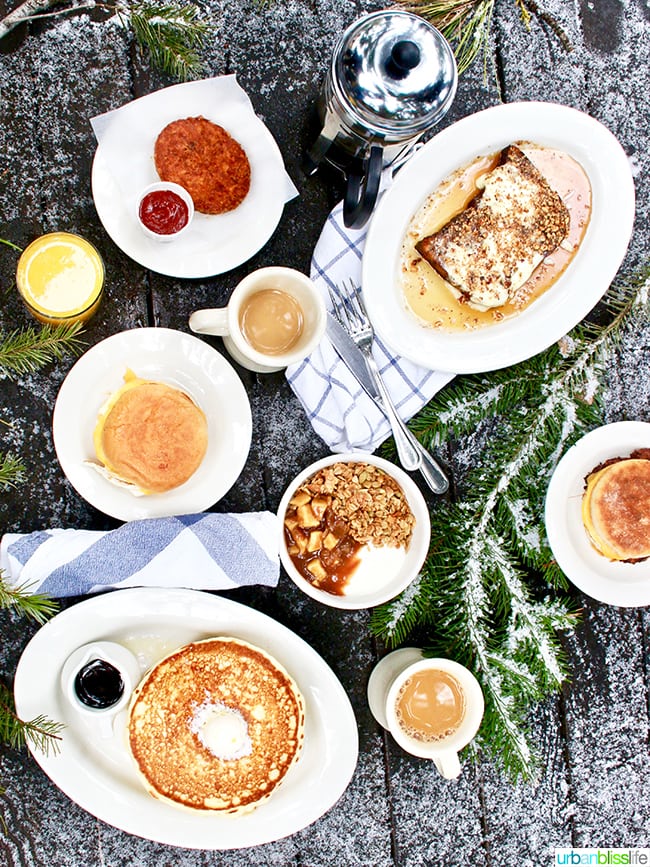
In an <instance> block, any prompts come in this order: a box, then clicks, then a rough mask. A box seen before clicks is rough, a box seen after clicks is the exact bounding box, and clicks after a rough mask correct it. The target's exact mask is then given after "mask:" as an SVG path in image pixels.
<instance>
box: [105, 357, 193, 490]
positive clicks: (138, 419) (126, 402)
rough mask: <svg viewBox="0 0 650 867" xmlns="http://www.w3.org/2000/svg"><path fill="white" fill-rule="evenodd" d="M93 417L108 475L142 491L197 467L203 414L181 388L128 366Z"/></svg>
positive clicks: (179, 479) (173, 484)
mask: <svg viewBox="0 0 650 867" xmlns="http://www.w3.org/2000/svg"><path fill="white" fill-rule="evenodd" d="M124 380H125V384H124V385H123V386H122V388H120V389H119V390H118V391H117V392H115V394H113V395H112V397H111V398H110V400H109V401H108V403H107V404H106V405H105V407H104V408H103V409H102V411H101V412H100V414H99V417H98V419H97V424H96V426H95V432H94V436H93V439H94V445H95V453H96V455H97V458H98V460H99V461H100V462H101V463H102V464H103V466H104V467H105V469H106V473H107V475H108V476H109V478H110V477H113V478H115V479H116V480H117V481H118V482H123V483H127V484H131V485H135V486H136V487H137V488H138V489H139V490H140V491H141V492H142V493H145V494H160V493H164V492H165V491H169V490H171V489H172V488H177V487H178V486H179V485H182V484H183V483H184V482H186V481H187V480H188V479H189V478H190V476H192V474H193V473H195V472H196V470H197V469H198V467H199V466H200V464H201V461H202V460H203V458H204V456H205V453H206V450H207V445H208V424H207V420H206V417H205V414H204V413H203V411H202V410H201V409H199V407H198V406H196V404H195V403H193V401H192V400H191V399H190V398H189V397H188V396H187V395H186V394H185V393H184V392H182V391H180V390H179V389H177V388H173V387H172V386H170V385H166V384H165V383H163V382H150V381H147V380H144V379H140V378H139V377H137V376H135V374H134V373H132V372H131V371H130V370H129V371H127V373H126V375H125V377H124Z"/></svg>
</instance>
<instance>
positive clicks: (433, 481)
mask: <svg viewBox="0 0 650 867" xmlns="http://www.w3.org/2000/svg"><path fill="white" fill-rule="evenodd" d="M325 330H326V333H327V336H328V337H329V339H330V341H331V343H332V346H333V347H334V349H335V350H336V351H337V353H338V355H339V356H340V358H341V360H342V361H343V363H344V364H345V365H346V366H347V367H348V369H349V370H350V371H351V372H352V374H353V375H354V377H355V379H356V380H357V382H358V383H359V385H360V386H361V387H362V388H363V390H364V391H365V392H366V394H367V395H368V396H369V397H371V398H372V399H373V400H374V401H375V403H376V404H377V406H379V408H380V409H382V406H381V402H380V401H379V392H378V391H377V388H376V387H375V383H374V382H373V380H372V377H371V376H370V373H369V371H368V368H367V366H366V359H365V358H364V357H363V354H362V352H361V350H360V349H359V347H358V346H357V345H356V343H355V342H354V340H352V338H351V337H350V335H349V334H348V332H347V331H346V330H345V328H344V327H343V326H342V325H341V323H340V322H339V321H338V319H336V317H335V316H333V315H332V314H331V313H330V312H329V310H328V311H327V325H326V328H325ZM406 432H407V436H408V438H409V440H410V441H411V444H412V445H413V447H414V448H416V449H417V450H418V452H419V454H420V455H421V457H422V461H421V463H420V466H419V467H418V469H419V471H420V472H421V473H422V476H423V477H424V480H425V481H426V483H427V485H428V486H429V487H430V488H431V490H432V491H433V492H434V493H435V494H444V493H445V491H446V490H447V489H448V488H449V480H448V479H447V476H446V475H445V474H444V473H443V471H442V470H441V468H440V466H439V465H438V463H437V462H436V461H435V459H434V458H433V457H432V456H431V455H430V454H429V452H428V451H427V450H426V449H425V448H424V446H423V445H422V443H421V442H420V441H419V439H418V438H417V437H416V436H415V434H413V433H412V431H410V430H409V429H408V428H407V429H406Z"/></svg>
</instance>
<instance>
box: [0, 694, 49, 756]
mask: <svg viewBox="0 0 650 867" xmlns="http://www.w3.org/2000/svg"><path fill="white" fill-rule="evenodd" d="M64 728H65V726H64V725H63V723H58V722H54V721H52V720H50V719H48V718H47V717H46V716H44V715H43V714H39V716H37V717H34V719H32V720H27V721H25V720H21V719H20V718H19V717H18V715H17V714H16V707H15V705H14V699H13V696H12V694H11V692H10V691H9V690H8V689H7V687H6V686H4V684H2V683H0V743H4V744H8V745H9V746H10V747H13V748H14V749H20V748H21V747H23V746H25V744H26V743H27V742H29V743H30V745H31V746H33V747H34V748H35V749H37V750H39V751H40V752H42V753H43V754H44V755H49V754H50V753H52V752H53V753H58V752H59V750H60V748H61V745H60V742H61V732H62V731H63V729H64Z"/></svg>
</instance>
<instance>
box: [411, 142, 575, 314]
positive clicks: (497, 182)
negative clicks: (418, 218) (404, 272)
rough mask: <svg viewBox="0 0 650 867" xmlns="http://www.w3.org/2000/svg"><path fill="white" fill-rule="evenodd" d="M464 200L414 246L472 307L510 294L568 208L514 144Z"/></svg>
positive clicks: (547, 248) (565, 226)
mask: <svg viewBox="0 0 650 867" xmlns="http://www.w3.org/2000/svg"><path fill="white" fill-rule="evenodd" d="M476 183H477V187H478V191H477V194H476V196H475V197H474V198H473V199H472V200H471V202H470V203H469V205H468V206H467V207H466V208H465V209H464V210H463V211H461V212H460V213H459V214H456V215H455V216H454V217H452V218H451V220H449V222H448V223H446V224H445V225H444V226H443V227H442V228H441V229H440V230H439V231H437V232H435V233H434V234H432V235H429V236H427V237H425V238H422V239H421V240H420V241H418V243H417V244H416V245H415V249H416V250H417V251H418V253H419V254H420V255H421V256H422V258H423V259H425V260H426V261H427V262H428V263H429V264H430V265H431V266H432V267H433V268H434V269H435V270H436V271H437V272H438V273H439V274H440V276H441V277H443V278H444V280H446V281H447V283H448V284H449V286H450V288H451V290H452V291H453V292H454V294H455V295H456V297H457V298H459V300H460V301H463V302H466V303H468V304H470V305H471V306H472V307H475V308H476V309H478V310H487V309H489V308H492V307H500V306H502V305H503V304H505V303H506V302H507V301H509V300H510V299H512V297H513V296H514V295H515V293H516V292H517V290H518V289H520V288H521V287H522V286H523V284H524V283H525V282H526V281H527V280H528V279H529V277H530V276H531V274H532V273H533V271H534V270H535V268H537V266H538V265H539V264H540V263H541V262H542V260H543V259H544V258H545V257H546V256H548V255H549V253H551V252H552V251H553V250H555V249H556V248H557V247H558V246H559V245H560V244H561V243H562V241H563V240H564V239H565V238H566V237H567V235H568V233H569V225H570V214H569V211H568V209H567V208H566V206H565V204H564V202H563V201H562V199H561V198H560V196H559V195H558V194H557V193H556V192H555V190H553V188H552V187H551V186H550V184H549V183H548V181H547V180H546V178H545V177H544V176H543V175H542V174H541V172H540V171H539V170H538V169H537V168H536V167H535V166H534V165H533V163H532V162H531V161H530V160H529V159H528V157H527V156H526V154H525V153H524V152H523V151H522V150H521V149H520V148H519V147H517V146H516V145H509V146H508V147H507V148H505V149H504V150H503V151H502V152H501V155H500V159H499V162H498V164H497V165H496V166H495V167H494V168H493V169H491V170H490V171H489V172H486V173H485V174H484V175H482V176H481V177H480V178H479V179H478V180H477V182H476Z"/></svg>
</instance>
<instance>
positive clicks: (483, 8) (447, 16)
mask: <svg viewBox="0 0 650 867" xmlns="http://www.w3.org/2000/svg"><path fill="white" fill-rule="evenodd" d="M515 3H516V5H517V6H518V7H519V12H520V15H521V19H522V22H523V24H524V26H525V27H526V28H527V29H529V28H530V21H531V17H532V15H534V16H535V17H537V18H539V20H540V21H542V22H544V23H545V24H546V25H548V27H550V29H551V30H552V32H553V33H554V34H555V36H556V37H557V38H558V39H559V41H560V44H561V45H562V47H563V48H564V49H565V50H567V51H571V50H572V47H573V46H572V45H571V41H570V40H569V37H568V36H567V35H566V33H565V32H564V30H563V29H562V27H561V25H560V24H559V23H558V22H557V21H556V19H555V18H554V17H553V16H552V15H550V14H549V13H548V12H545V11H544V10H543V9H541V8H540V7H539V6H538V4H537V2H536V0H515ZM400 5H401V6H403V7H404V8H405V9H408V10H409V11H410V12H415V13H416V14H417V15H421V16H422V17H423V18H426V19H427V20H428V21H430V22H431V23H432V24H433V25H434V26H435V27H437V28H438V29H439V30H440V31H441V32H442V33H443V34H444V35H445V36H446V37H447V39H448V40H449V42H450V44H451V46H452V48H453V50H454V54H455V56H456V64H457V66H458V73H459V75H460V74H462V73H463V72H465V70H467V69H468V68H469V67H470V66H471V65H472V63H473V62H474V60H475V58H476V56H477V55H478V54H483V58H484V67H485V69H487V59H488V53H489V48H490V31H491V27H492V16H493V14H494V8H495V5H496V0H400Z"/></svg>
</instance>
